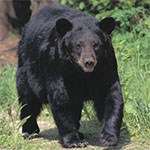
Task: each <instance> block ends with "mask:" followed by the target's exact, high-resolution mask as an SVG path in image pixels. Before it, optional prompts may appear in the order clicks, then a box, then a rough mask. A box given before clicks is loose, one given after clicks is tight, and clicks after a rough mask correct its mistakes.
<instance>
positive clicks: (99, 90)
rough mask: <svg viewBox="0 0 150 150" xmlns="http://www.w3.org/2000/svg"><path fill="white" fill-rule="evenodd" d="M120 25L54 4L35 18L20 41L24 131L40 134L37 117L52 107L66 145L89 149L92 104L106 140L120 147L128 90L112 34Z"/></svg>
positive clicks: (19, 83)
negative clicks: (85, 112) (83, 128)
mask: <svg viewBox="0 0 150 150" xmlns="http://www.w3.org/2000/svg"><path fill="white" fill-rule="evenodd" d="M114 28H115V21H114V19H113V18H111V17H108V18H105V19H103V20H101V21H98V20H96V19H95V18H94V17H92V16H90V15H87V14H84V13H82V12H80V11H78V10H74V9H72V8H69V7H66V6H61V5H58V4H55V5H48V6H46V7H45V8H43V9H42V10H40V11H39V12H38V13H37V14H36V15H35V16H33V17H32V18H31V20H30V21H29V23H28V24H27V25H26V27H25V30H24V32H23V35H22V39H21V41H20V43H19V50H18V68H17V75H16V76H17V90H18V95H19V103H20V104H21V105H22V106H23V108H22V110H21V119H24V118H25V117H27V116H30V118H29V119H28V120H27V121H26V123H25V124H24V125H23V128H22V131H23V133H28V134H32V133H39V127H38V125H37V121H36V118H37V116H38V115H39V114H40V111H41V109H42V105H43V104H49V105H50V107H51V110H52V113H53V117H54V120H55V122H56V125H57V128H58V132H59V136H60V141H61V144H62V146H63V147H69V148H71V147H81V146H86V145H87V142H86V141H85V140H84V136H83V134H82V133H80V132H78V129H79V127H80V123H79V121H80V118H81V110H82V107H83V102H84V101H85V100H92V101H93V103H94V107H95V110H96V112H97V117H98V119H99V121H102V123H103V127H102V131H101V135H100V139H101V140H100V141H101V143H102V145H104V146H111V145H116V144H117V142H118V138H119V131H120V126H121V122H122V117H123V100H122V92H121V87H120V82H119V77H118V73H117V63H116V58H115V54H114V50H113V47H112V44H111V37H110V34H111V32H112V31H113V29H114Z"/></svg>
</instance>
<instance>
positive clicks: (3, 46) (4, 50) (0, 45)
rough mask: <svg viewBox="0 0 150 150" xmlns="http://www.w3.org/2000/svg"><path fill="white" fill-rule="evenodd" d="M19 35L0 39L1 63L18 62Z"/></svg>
mask: <svg viewBox="0 0 150 150" xmlns="http://www.w3.org/2000/svg"><path fill="white" fill-rule="evenodd" d="M18 42H19V37H9V38H7V39H5V40H3V41H0V65H5V64H16V63H17V55H16V54H17V46H18Z"/></svg>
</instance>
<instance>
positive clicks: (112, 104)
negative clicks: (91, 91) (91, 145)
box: [101, 79, 123, 146]
mask: <svg viewBox="0 0 150 150" xmlns="http://www.w3.org/2000/svg"><path fill="white" fill-rule="evenodd" d="M105 100H106V101H105V112H104V117H103V128H102V131H101V143H102V145H104V146H114V145H116V144H117V143H118V140H119V134H120V127H121V123H122V117H123V99H122V92H121V87H120V83H119V80H118V79H117V80H116V81H114V82H113V83H112V85H111V87H110V89H109V91H108V93H107V96H106V99H105Z"/></svg>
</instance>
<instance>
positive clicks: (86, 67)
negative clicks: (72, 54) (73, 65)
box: [78, 56, 97, 72]
mask: <svg viewBox="0 0 150 150" xmlns="http://www.w3.org/2000/svg"><path fill="white" fill-rule="evenodd" d="M78 63H79V65H80V66H81V68H82V69H83V71H84V72H92V71H93V70H94V68H95V66H96V64H97V61H96V59H94V57H92V56H91V57H83V58H82V57H81V58H80V59H79V61H78Z"/></svg>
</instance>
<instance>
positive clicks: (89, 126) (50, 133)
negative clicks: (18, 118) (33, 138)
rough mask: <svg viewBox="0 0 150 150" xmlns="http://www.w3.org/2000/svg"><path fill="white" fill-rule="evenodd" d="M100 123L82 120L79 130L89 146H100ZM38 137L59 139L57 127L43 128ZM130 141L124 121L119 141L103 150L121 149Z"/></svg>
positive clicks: (51, 139) (50, 139)
mask: <svg viewBox="0 0 150 150" xmlns="http://www.w3.org/2000/svg"><path fill="white" fill-rule="evenodd" d="M100 129H101V128H100V125H99V123H98V122H97V121H84V122H82V123H81V129H80V131H81V132H82V133H84V135H85V139H86V140H87V141H88V143H89V146H91V147H101V145H100V141H99V133H100ZM40 137H42V138H43V139H46V140H49V141H53V140H59V136H58V131H57V128H50V129H48V130H44V131H42V132H41V133H40ZM129 142H130V133H129V131H128V127H127V126H126V124H125V123H124V124H123V126H122V128H121V134H120V141H119V144H118V145H117V146H114V147H105V148H104V149H105V150H111V149H121V148H122V147H124V146H126V145H128V144H129Z"/></svg>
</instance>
